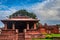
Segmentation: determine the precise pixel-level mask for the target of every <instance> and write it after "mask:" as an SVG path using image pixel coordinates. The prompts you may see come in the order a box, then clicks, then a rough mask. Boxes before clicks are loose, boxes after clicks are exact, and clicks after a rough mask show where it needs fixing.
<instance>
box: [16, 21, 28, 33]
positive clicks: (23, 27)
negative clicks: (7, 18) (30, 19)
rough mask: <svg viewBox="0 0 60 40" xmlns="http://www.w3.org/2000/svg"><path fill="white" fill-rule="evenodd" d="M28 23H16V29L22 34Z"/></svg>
mask: <svg viewBox="0 0 60 40" xmlns="http://www.w3.org/2000/svg"><path fill="white" fill-rule="evenodd" d="M26 26H27V24H26V22H16V23H15V29H18V31H19V33H22V32H23V31H24V29H26Z"/></svg>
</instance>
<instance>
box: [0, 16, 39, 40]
mask: <svg viewBox="0 0 60 40" xmlns="http://www.w3.org/2000/svg"><path fill="white" fill-rule="evenodd" d="M1 21H2V22H3V24H4V28H1V29H0V40H32V38H33V37H37V36H39V35H37V36H35V35H36V34H40V33H39V32H38V31H36V30H37V28H36V26H37V25H36V24H37V22H38V21H39V20H38V19H33V18H29V17H27V16H17V17H12V18H8V19H5V20H1ZM33 34H34V35H33Z"/></svg>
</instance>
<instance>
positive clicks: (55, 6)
mask: <svg viewBox="0 0 60 40" xmlns="http://www.w3.org/2000/svg"><path fill="white" fill-rule="evenodd" d="M29 10H32V11H33V12H34V13H36V15H37V17H38V18H39V19H40V20H41V21H42V22H46V21H49V20H56V21H58V20H60V0H46V1H44V2H42V3H36V4H35V5H32V7H31V8H30V9H29Z"/></svg>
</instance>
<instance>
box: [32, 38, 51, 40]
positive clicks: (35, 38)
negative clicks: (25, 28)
mask: <svg viewBox="0 0 60 40" xmlns="http://www.w3.org/2000/svg"><path fill="white" fill-rule="evenodd" d="M32 40H52V39H37V38H35V39H32Z"/></svg>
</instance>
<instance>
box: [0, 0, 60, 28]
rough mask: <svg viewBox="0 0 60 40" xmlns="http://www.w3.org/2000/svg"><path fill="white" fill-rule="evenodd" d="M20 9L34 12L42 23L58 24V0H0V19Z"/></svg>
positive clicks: (0, 24) (59, 17)
mask: <svg viewBox="0 0 60 40" xmlns="http://www.w3.org/2000/svg"><path fill="white" fill-rule="evenodd" d="M21 9H26V10H27V11H30V12H33V13H35V14H36V15H37V18H38V19H39V20H41V21H40V23H42V24H44V23H47V24H49V25H51V24H60V0H0V20H2V19H6V16H9V15H11V14H12V13H14V12H16V11H18V10H21ZM0 26H1V27H2V26H3V24H2V23H1V22H0Z"/></svg>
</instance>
